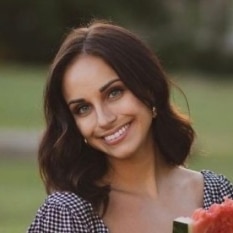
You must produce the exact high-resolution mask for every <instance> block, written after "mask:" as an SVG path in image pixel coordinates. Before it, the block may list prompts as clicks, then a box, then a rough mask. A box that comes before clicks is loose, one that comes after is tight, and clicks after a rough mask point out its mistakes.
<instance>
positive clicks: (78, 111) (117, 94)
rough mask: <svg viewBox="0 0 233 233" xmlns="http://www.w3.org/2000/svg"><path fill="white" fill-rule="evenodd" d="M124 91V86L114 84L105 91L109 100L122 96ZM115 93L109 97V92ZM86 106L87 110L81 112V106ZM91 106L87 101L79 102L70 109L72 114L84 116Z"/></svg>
mask: <svg viewBox="0 0 233 233" xmlns="http://www.w3.org/2000/svg"><path fill="white" fill-rule="evenodd" d="M123 92H124V88H123V87H118V86H115V87H112V88H110V90H109V91H108V92H107V97H108V98H109V99H111V100H115V99H118V98H119V97H121V96H122V94H123ZM113 93H115V94H114V95H113V96H112V97H111V94H113ZM84 107H85V108H88V110H85V112H84V113H82V112H81V110H82V108H84ZM90 108H91V106H90V105H89V104H87V103H80V104H77V105H76V106H75V107H74V108H73V109H72V113H73V114H74V115H77V116H85V115H86V114H88V112H89V110H90Z"/></svg>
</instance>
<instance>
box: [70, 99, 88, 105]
mask: <svg viewBox="0 0 233 233" xmlns="http://www.w3.org/2000/svg"><path fill="white" fill-rule="evenodd" d="M83 102H85V100H84V99H74V100H71V101H69V102H68V105H69V106H70V105H71V104H78V103H83Z"/></svg>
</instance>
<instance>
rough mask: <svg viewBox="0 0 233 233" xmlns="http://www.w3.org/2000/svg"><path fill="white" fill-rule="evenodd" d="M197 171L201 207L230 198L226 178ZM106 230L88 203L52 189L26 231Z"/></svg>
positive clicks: (101, 232)
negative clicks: (201, 183)
mask: <svg viewBox="0 0 233 233" xmlns="http://www.w3.org/2000/svg"><path fill="white" fill-rule="evenodd" d="M201 173H202V174H203V177H204V203H203V207H204V208H208V207H209V206H210V205H211V204H213V203H221V202H222V201H223V200H224V197H225V196H228V197H230V198H233V185H232V184H231V183H230V181H229V180H228V179H227V178H226V177H224V176H222V175H217V174H215V173H214V172H211V171H206V170H205V171H201ZM108 232H109V230H108V228H107V227H106V225H104V222H103V220H102V219H101V218H100V217H99V216H98V215H97V214H95V213H94V211H93V208H92V206H91V204H90V203H88V202H87V201H85V200H83V199H82V198H80V197H78V196H77V195H75V194H74V193H69V192H55V193H53V194H51V195H50V196H48V198H47V199H46V201H45V203H44V204H43V205H42V207H41V208H40V209H39V210H38V212H37V215H36V217H35V220H34V222H33V223H32V224H31V226H30V228H29V229H28V233H108Z"/></svg>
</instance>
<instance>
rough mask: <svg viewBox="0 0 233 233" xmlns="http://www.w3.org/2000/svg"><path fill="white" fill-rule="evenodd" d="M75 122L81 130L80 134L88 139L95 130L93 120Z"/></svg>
mask: <svg viewBox="0 0 233 233" xmlns="http://www.w3.org/2000/svg"><path fill="white" fill-rule="evenodd" d="M75 122H76V126H77V128H78V129H79V131H80V133H81V134H82V135H83V136H84V137H88V136H90V135H91V133H92V132H93V129H94V124H93V122H94V121H93V120H88V119H81V120H76V121H75Z"/></svg>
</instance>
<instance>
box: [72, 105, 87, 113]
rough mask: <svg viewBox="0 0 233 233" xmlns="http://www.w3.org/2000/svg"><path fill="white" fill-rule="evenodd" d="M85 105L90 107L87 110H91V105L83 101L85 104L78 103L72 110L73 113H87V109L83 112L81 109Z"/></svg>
mask: <svg viewBox="0 0 233 233" xmlns="http://www.w3.org/2000/svg"><path fill="white" fill-rule="evenodd" d="M84 107H85V108H88V110H87V111H89V108H90V105H88V104H85V103H83V104H78V105H76V106H75V107H74V108H73V110H72V112H73V114H74V115H85V114H86V113H87V112H86V111H85V112H84V113H82V112H81V109H82V108H84Z"/></svg>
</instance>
